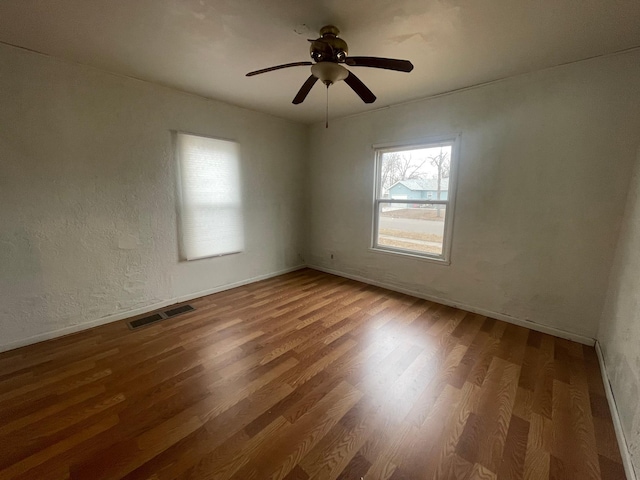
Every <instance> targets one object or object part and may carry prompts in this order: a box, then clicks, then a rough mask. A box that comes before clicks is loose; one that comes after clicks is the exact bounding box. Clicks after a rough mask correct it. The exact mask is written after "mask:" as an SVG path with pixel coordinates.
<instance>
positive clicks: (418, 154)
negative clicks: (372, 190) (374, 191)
mask: <svg viewBox="0 0 640 480" xmlns="http://www.w3.org/2000/svg"><path fill="white" fill-rule="evenodd" d="M450 170H451V145H443V146H437V147H428V148H417V149H412V150H404V151H392V152H384V153H382V154H381V158H380V165H379V175H380V178H379V179H378V198H380V199H384V198H393V199H400V200H404V199H405V198H407V199H419V200H428V199H434V200H447V198H448V191H449V172H450Z"/></svg>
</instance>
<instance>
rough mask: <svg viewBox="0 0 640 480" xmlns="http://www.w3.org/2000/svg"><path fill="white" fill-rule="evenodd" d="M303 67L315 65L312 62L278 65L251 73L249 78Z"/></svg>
mask: <svg viewBox="0 0 640 480" xmlns="http://www.w3.org/2000/svg"><path fill="white" fill-rule="evenodd" d="M303 65H306V66H310V65H313V63H311V62H293V63H285V64H283V65H276V66H275V67H269V68H263V69H262V70H256V71H255V72H249V73H247V77H253V76H254V75H260V74H261V73H267V72H273V71H274V70H280V69H281V68H289V67H301V66H303Z"/></svg>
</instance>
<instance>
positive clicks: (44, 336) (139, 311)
mask: <svg viewBox="0 0 640 480" xmlns="http://www.w3.org/2000/svg"><path fill="white" fill-rule="evenodd" d="M302 268H306V265H297V266H295V267H291V268H286V269H284V270H278V271H277V272H272V273H267V274H264V275H259V276H257V277H251V278H248V279H246V280H241V281H239V282H235V283H228V284H225V285H220V286H217V287H214V288H210V289H207V290H202V291H199V292H195V293H190V294H188V295H182V296H180V297H174V298H170V299H168V300H163V301H162V302H158V303H154V304H151V305H146V306H144V307H140V308H135V309H133V310H127V311H126V312H118V313H116V314H113V315H108V316H106V317H102V318H98V319H96V320H91V321H88V322H84V323H81V324H78V325H71V326H69V327H65V328H61V329H58V330H53V331H50V332H46V333H40V334H38V335H34V336H32V337H28V338H24V339H22V340H17V341H15V342H11V343H7V344H4V345H0V353H2V352H7V351H9V350H14V349H16V348H20V347H25V346H27V345H32V344H34V343H38V342H44V341H45V340H51V339H53V338H58V337H62V336H64V335H70V334H72V333H77V332H81V331H83V330H88V329H90V328H94V327H99V326H100V325H105V324H107V323H111V322H117V321H119V320H124V319H125V318H130V317H135V316H136V315H143V314H145V313H149V312H153V311H154V310H158V309H160V308H164V307H166V306H169V305H173V304H176V303H182V302H187V301H189V300H193V299H195V298H200V297H206V296H207V295H212V294H214V293H218V292H223V291H225V290H231V289H232V288H237V287H242V286H243V285H248V284H250V283H255V282H259V281H260V280H266V279H268V278H272V277H277V276H278V275H284V274H285V273H290V272H294V271H296V270H300V269H302Z"/></svg>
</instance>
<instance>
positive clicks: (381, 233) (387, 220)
mask: <svg viewBox="0 0 640 480" xmlns="http://www.w3.org/2000/svg"><path fill="white" fill-rule="evenodd" d="M456 141H457V140H456V139H455V138H451V139H448V140H445V141H438V142H430V143H423V144H418V145H410V146H397V147H393V146H391V147H390V146H384V147H376V148H375V150H376V179H375V201H374V202H375V205H374V219H373V249H375V250H381V251H386V252H393V253H398V254H405V255H412V256H419V257H425V258H430V259H432V260H436V261H441V262H448V261H449V250H450V246H451V230H452V224H453V222H452V216H453V202H454V200H455V174H456V161H457V159H456V155H457V149H456Z"/></svg>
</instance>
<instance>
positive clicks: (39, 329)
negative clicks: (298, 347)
mask: <svg viewBox="0 0 640 480" xmlns="http://www.w3.org/2000/svg"><path fill="white" fill-rule="evenodd" d="M0 65H2V67H1V69H0V98H1V99H2V100H1V107H0V350H3V349H7V348H9V347H11V346H17V345H21V344H25V343H29V342H32V341H34V340H38V339H42V338H47V337H49V336H53V335H56V334H60V333H65V332H69V331H73V330H75V329H79V328H81V327H82V325H83V324H84V325H85V326H86V325H91V324H93V323H92V322H94V321H96V320H99V319H109V318H114V317H110V316H113V315H116V317H117V316H118V315H119V316H120V317H125V316H127V313H128V312H132V311H135V310H136V309H141V308H148V307H149V306H151V305H156V304H162V303H167V302H169V303H170V302H171V301H175V299H176V298H180V297H183V296H189V295H193V294H196V293H198V292H201V291H206V290H210V289H214V288H216V287H220V286H224V285H228V284H232V283H235V282H241V281H245V280H247V279H251V278H254V277H257V276H261V275H268V274H271V273H274V272H278V271H281V270H284V269H287V268H290V267H294V266H296V265H299V264H300V263H302V258H301V257H300V256H299V255H300V253H301V251H302V248H303V245H302V241H303V233H304V226H303V225H304V221H305V219H304V211H303V209H304V186H303V181H304V178H305V176H304V162H305V161H306V154H307V149H308V143H307V140H308V139H307V127H305V126H302V125H297V124H294V123H290V122H287V121H284V120H280V119H277V118H274V117H271V116H268V115H264V114H260V113H256V112H252V111H248V110H244V109H240V108H237V107H233V106H230V105H226V104H223V103H220V102H215V101H209V100H205V99H203V98H200V97H196V96H193V95H187V94H183V93H180V92H177V91H172V90H170V89H167V88H163V87H159V86H154V85H152V84H149V83H144V82H139V81H135V80H132V79H127V78H123V77H118V76H114V75H110V74H107V73H104V72H100V71H98V70H94V69H90V68H86V67H82V66H78V65H73V64H69V63H66V62H63V61H59V60H56V59H52V58H49V57H44V56H40V55H37V54H33V53H29V52H26V51H23V50H19V49H15V48H11V47H7V46H4V45H0ZM171 130H184V131H188V132H193V133H199V134H204V135H210V136H217V137H222V138H230V139H235V140H237V141H239V142H240V145H241V150H242V164H243V187H244V193H245V199H244V205H245V209H246V238H247V245H246V251H245V252H244V253H242V254H238V255H231V256H227V257H222V258H215V259H207V260H199V261H194V262H179V261H178V247H177V233H176V232H177V227H176V214H175V193H174V192H175V188H174V187H175V168H174V167H175V163H174V157H173V150H172V139H171V133H170V131H171Z"/></svg>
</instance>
